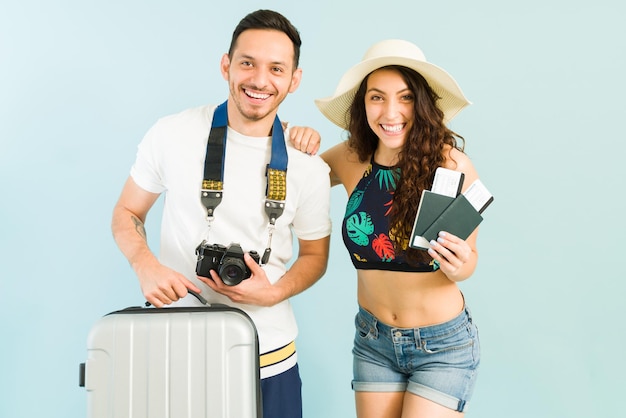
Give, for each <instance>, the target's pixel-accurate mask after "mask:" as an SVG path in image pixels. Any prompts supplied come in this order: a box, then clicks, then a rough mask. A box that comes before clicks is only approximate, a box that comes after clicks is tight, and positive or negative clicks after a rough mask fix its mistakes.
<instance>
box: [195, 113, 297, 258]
mask: <svg viewBox="0 0 626 418" xmlns="http://www.w3.org/2000/svg"><path fill="white" fill-rule="evenodd" d="M226 104H227V101H226V102H224V103H222V104H221V105H219V106H218V107H217V108H216V109H215V112H214V113H213V121H212V122H211V131H210V132H209V141H208V143H207V148H206V157H205V159H204V178H203V180H202V191H201V194H200V198H201V200H202V204H203V205H204V206H205V207H206V209H207V217H208V219H209V223H210V222H212V220H213V216H214V214H215V208H216V207H217V206H218V205H219V204H220V203H221V202H222V195H223V190H224V159H225V156H226V135H227V131H228V112H227V108H226ZM265 176H266V178H267V186H266V189H265V213H266V214H267V217H268V219H269V227H268V228H269V239H268V244H267V248H266V249H265V251H264V252H263V257H262V258H261V264H267V261H268V260H269V257H270V253H271V251H272V250H271V243H272V234H273V232H274V228H275V226H276V219H278V217H279V216H280V215H282V214H283V211H284V209H285V199H286V197H287V147H286V145H285V137H284V135H283V127H282V124H281V123H280V120H279V119H278V115H277V116H276V117H275V118H274V125H273V126H272V156H271V158H270V163H269V164H268V166H267V169H266V172H265Z"/></svg>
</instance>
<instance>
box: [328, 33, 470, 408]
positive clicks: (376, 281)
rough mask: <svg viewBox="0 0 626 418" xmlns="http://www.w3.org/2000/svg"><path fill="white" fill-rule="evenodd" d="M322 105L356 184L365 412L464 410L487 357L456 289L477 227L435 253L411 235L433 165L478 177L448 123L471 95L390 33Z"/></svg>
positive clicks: (344, 174) (358, 355) (339, 157)
mask: <svg viewBox="0 0 626 418" xmlns="http://www.w3.org/2000/svg"><path fill="white" fill-rule="evenodd" d="M317 104H318V107H319V108H320V110H321V111H322V113H324V114H325V115H326V116H327V117H328V118H329V119H330V120H331V121H333V122H335V123H336V124H338V125H339V126H341V127H343V128H346V129H348V134H349V136H348V140H347V141H346V143H342V144H339V145H336V146H335V147H333V148H331V149H330V150H328V151H326V152H324V153H323V154H322V158H324V160H325V161H326V162H327V163H328V164H329V165H330V167H331V179H332V183H333V184H339V183H341V184H343V185H344V187H345V189H346V191H347V192H348V193H350V198H349V201H348V205H347V208H346V214H345V217H344V223H343V238H344V243H345V245H346V247H347V249H348V251H349V253H350V255H351V258H352V262H353V264H354V266H355V268H356V269H357V278H358V290H357V299H358V304H359V311H358V313H357V317H356V327H357V329H356V334H355V339H354V349H353V354H354V378H353V380H352V388H353V389H354V391H355V397H356V410H357V415H358V417H359V418H370V417H371V418H377V417H387V418H394V417H397V418H400V417H401V416H411V417H418V418H427V417H432V416H438V417H450V418H452V417H458V416H460V415H462V414H459V412H460V413H463V412H464V411H465V408H466V406H467V404H468V403H469V400H470V398H471V395H472V391H473V388H474V384H475V379H476V372H477V370H478V364H479V362H480V350H479V342H478V332H477V328H476V326H475V325H474V323H473V320H472V316H471V314H470V312H469V309H468V308H467V306H466V305H465V299H464V297H463V295H462V294H461V292H460V290H459V288H458V286H457V282H460V281H462V280H465V279H467V278H469V277H470V276H471V275H472V273H473V272H474V269H475V267H476V262H477V251H476V235H477V231H474V233H472V234H471V235H470V236H469V237H468V238H467V239H466V240H463V239H460V238H458V237H456V236H454V235H452V234H450V233H447V232H445V231H441V232H440V233H439V238H438V239H437V241H436V242H435V241H433V242H432V243H431V246H430V248H429V249H428V252H422V251H421V250H416V249H413V248H410V247H409V246H408V241H409V235H410V228H411V226H412V224H413V219H414V218H415V214H416V209H417V207H418V206H419V201H420V196H421V194H422V191H423V190H427V189H430V188H431V186H432V182H433V175H434V172H435V170H436V168H437V167H439V166H444V167H447V168H449V169H452V170H458V171H462V172H463V173H464V174H465V177H466V178H467V179H468V180H469V183H471V182H472V181H474V180H475V179H476V178H477V177H478V174H477V173H476V170H475V169H474V166H473V164H472V163H471V161H470V160H469V158H468V157H467V156H466V155H465V154H464V153H463V151H462V148H461V147H460V146H458V145H457V142H456V138H460V137H459V136H458V135H456V134H455V133H454V132H452V131H451V130H450V129H448V128H447V126H446V124H445V121H446V120H449V119H451V118H452V117H453V116H454V115H455V114H456V113H457V112H458V111H459V110H460V109H461V108H463V107H464V106H466V105H467V104H469V102H468V101H467V100H466V99H465V97H464V95H463V93H461V90H460V88H458V86H457V85H456V82H455V81H454V79H452V77H450V76H449V75H448V74H447V73H446V72H445V71H444V70H442V69H440V68H438V67H436V66H434V65H432V64H430V63H428V62H427V61H426V59H425V57H424V55H423V54H422V52H421V50H420V49H419V48H418V47H417V46H415V45H413V44H411V43H409V42H407V41H402V40H387V41H382V42H379V43H377V44H375V45H374V46H372V47H371V48H370V49H369V50H368V51H367V52H366V54H365V57H364V58H363V61H362V62H361V63H359V64H357V65H356V66H354V67H352V68H351V69H350V70H348V72H347V73H346V74H345V75H344V77H343V78H342V79H341V81H340V82H339V87H338V88H337V90H336V91H335V95H334V96H332V97H330V98H327V99H321V100H318V101H317ZM469 183H468V184H469ZM452 353H454V355H451V354H452Z"/></svg>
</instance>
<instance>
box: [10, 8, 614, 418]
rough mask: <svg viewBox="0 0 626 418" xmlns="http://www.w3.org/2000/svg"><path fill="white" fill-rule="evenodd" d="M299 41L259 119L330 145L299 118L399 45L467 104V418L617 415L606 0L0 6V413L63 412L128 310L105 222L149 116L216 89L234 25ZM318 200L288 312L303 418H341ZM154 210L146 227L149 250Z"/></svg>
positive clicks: (220, 88)
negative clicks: (470, 392)
mask: <svg viewBox="0 0 626 418" xmlns="http://www.w3.org/2000/svg"><path fill="white" fill-rule="evenodd" d="M259 8H270V9H274V10H277V11H279V12H281V13H283V14H285V15H286V16H287V17H288V18H289V19H290V20H291V21H292V22H293V23H294V25H296V26H297V27H298V29H299V30H300V33H301V35H302V38H303V46H302V59H301V67H302V68H303V70H304V75H303V81H302V84H301V86H300V88H299V89H298V90H297V91H296V92H295V93H294V94H292V95H290V96H289V97H288V99H287V100H286V102H285V103H284V104H283V106H282V107H281V111H280V116H281V118H282V119H284V120H288V121H290V122H292V123H295V124H298V125H307V126H312V127H315V128H316V129H318V130H319V131H320V133H321V134H322V137H323V145H322V149H326V148H328V147H330V146H332V145H334V144H336V143H337V142H339V141H341V140H343V139H345V135H343V134H342V132H341V131H340V130H339V129H338V128H336V127H335V126H334V125H332V124H331V123H330V122H328V121H327V120H326V119H325V118H324V117H323V116H322V115H321V113H320V112H319V111H318V110H317V108H316V107H315V105H314V103H313V99H315V98H318V97H323V96H327V95H330V94H331V93H332V92H333V91H334V89H335V86H336V85H337V82H338V80H339V78H340V77H341V75H342V74H343V73H344V72H345V71H346V70H347V69H348V68H349V67H350V66H352V65H354V64H355V63H357V62H358V61H359V60H360V59H361V57H362V56H363V54H364V52H365V50H366V49H367V48H368V47H369V46H370V45H371V44H372V43H374V42H376V41H378V40H382V39H388V38H403V39H407V40H410V41H412V42H414V43H416V44H417V45H419V46H420V47H421V48H422V49H423V51H424V53H425V54H426V57H427V59H428V60H429V61H431V62H433V63H435V64H437V65H439V66H441V67H443V68H445V69H446V70H447V71H449V72H450V73H451V74H452V75H453V76H454V77H455V78H456V80H457V81H458V82H459V84H460V85H461V87H462V89H463V91H464V92H465V93H466V95H467V96H468V97H469V99H470V100H471V101H472V102H473V103H474V104H473V105H472V106H471V107H469V108H467V109H465V110H464V111H463V112H462V113H461V114H460V115H459V116H457V118H456V119H455V120H454V121H453V123H452V124H451V128H452V129H453V130H455V131H456V132H458V133H459V134H461V135H463V136H464V137H465V139H466V151H467V153H468V154H469V155H470V157H471V158H472V159H473V161H474V163H475V165H476V167H477V169H478V172H479V174H480V175H481V178H482V180H483V182H484V184H485V185H486V186H487V187H488V188H489V189H490V190H491V192H492V193H493V194H494V195H495V197H496V200H495V202H494V203H493V204H492V206H491V207H489V209H487V211H486V212H485V214H484V215H485V220H484V222H483V223H482V225H481V227H480V235H479V242H478V244H479V253H480V260H479V265H478V269H477V270H476V273H475V274H474V275H473V277H471V278H470V279H469V280H468V281H466V282H464V283H462V284H461V288H462V290H463V292H464V293H465V296H466V299H467V301H468V304H469V306H470V308H471V309H472V311H473V314H474V317H475V319H476V322H477V324H478V326H479V328H480V336H481V343H482V366H481V369H480V375H479V379H478V382H477V387H476V391H475V394H474V398H473V400H472V403H471V406H470V409H469V412H468V413H467V416H468V417H481V418H502V417H507V418H509V417H533V418H541V417H569V418H572V417H584V418H589V417H601V418H606V417H618V416H624V415H623V414H624V412H623V402H622V401H621V399H622V395H623V390H624V387H626V382H625V378H624V376H625V375H626V355H624V345H625V331H626V326H625V325H624V321H623V320H622V317H621V315H622V312H623V309H624V302H623V300H624V295H625V294H626V284H625V281H626V274H625V273H624V264H623V263H624V249H625V246H624V243H623V242H622V241H623V239H624V235H625V232H626V228H625V222H624V213H625V210H626V206H625V204H624V199H623V197H622V196H623V189H624V186H623V181H624V176H623V169H624V164H623V150H624V143H625V139H626V138H625V135H624V126H623V122H624V120H625V118H624V117H625V116H626V111H625V110H626V105H625V99H624V96H625V95H626V83H625V81H624V74H626V30H625V29H624V16H625V12H626V10H624V6H623V2H619V1H606V0H597V1H593V2H592V1H576V0H570V1H549V0H548V1H546V0H541V1H539V0H528V1H524V2H503V1H497V0H486V1H480V0H478V1H465V0H463V1H439V2H435V1H428V2H427V1H420V0H406V1H394V0H390V1H386V2H381V1H367V0H366V1H356V0H352V1H337V0H332V1H331V0H318V1H311V2H302V1H285V0H274V1H272V0H268V1H238V2H234V1H230V2H221V3H215V2H210V1H207V0H204V1H200V0H176V1H173V0H170V1H154V0H152V1H148V0H124V1H122V0H111V1H106V2H105V1H99V2H96V1H84V0H81V1H79V0H57V1H44V0H4V1H3V2H2V7H1V8H0V202H1V204H0V257H1V261H0V296H1V297H2V301H1V302H0V321H1V322H0V324H1V333H2V337H1V338H2V344H1V345H0V370H1V372H0V388H2V390H1V391H0V416H1V417H3V418H24V417H46V418H72V417H74V418H79V417H84V416H85V411H86V392H85V390H84V388H80V387H79V386H78V365H79V363H81V362H83V361H85V359H86V355H87V352H86V339H87V334H88V332H89V330H90V328H91V326H92V325H93V324H94V323H95V322H96V321H97V320H98V319H99V318H100V317H101V316H102V315H104V314H106V313H108V312H110V311H113V310H116V309H120V308H124V307H127V306H131V305H139V304H141V303H142V302H143V297H142V295H141V292H140V289H139V286H138V282H137V279H136V278H135V276H134V274H133V272H132V270H131V269H130V267H129V265H128V263H127V262H126V260H125V259H124V258H123V256H122V255H121V253H120V252H119V251H118V249H117V247H116V245H115V243H114V241H113V239H112V236H111V232H110V218H111V211H112V208H113V205H114V203H115V201H116V200H117V197H118V195H119V192H120V190H121V188H122V185H123V183H124V181H125V179H126V177H127V176H128V172H129V169H130V166H131V164H132V162H133V161H134V158H135V152H136V147H137V144H138V143H139V141H140V140H141V138H142V136H143V135H144V133H145V132H146V130H147V129H148V128H149V127H150V126H151V125H152V124H153V123H154V122H155V121H156V119H157V118H159V117H161V116H164V115H167V114H170V113H175V112H178V111H181V110H183V109H185V108H188V107H193V106H198V105H202V104H205V103H213V104H217V103H220V102H221V101H223V100H224V99H225V98H226V95H227V86H226V82H225V81H224V80H223V79H222V78H221V75H220V73H219V60H220V57H221V55H222V54H223V53H224V52H226V50H227V49H228V45H229V42H230V37H231V34H232V31H233V29H234V27H235V26H236V25H237V23H238V22H239V20H240V19H241V18H242V17H243V16H244V15H246V14H247V13H249V12H251V11H254V10H256V9H259ZM345 202H346V196H345V192H344V191H343V189H341V188H339V187H338V188H336V189H334V190H333V192H332V217H333V224H334V231H333V239H332V248H331V251H332V253H331V259H330V264H329V267H328V272H327V273H326V275H325V276H324V277H323V278H322V279H321V280H320V281H319V282H318V283H317V284H316V285H315V286H314V287H312V288H311V289H309V290H308V291H306V292H305V293H303V294H301V295H299V296H297V297H296V298H294V300H293V303H294V306H295V310H296V314H297V317H298V320H299V325H300V335H299V337H298V340H297V345H298V350H299V359H300V364H301V372H302V378H303V381H304V386H303V393H304V413H305V417H308V418H319V417H324V418H326V417H331V418H333V417H338V418H339V417H340V418H345V417H348V418H349V417H354V416H355V414H354V406H353V405H354V402H353V393H352V390H351V389H350V379H351V367H352V364H351V348H352V338H353V333H354V331H353V317H354V314H355V313H356V295H355V280H356V279H355V272H354V271H353V268H352V266H351V264H350V261H349V259H348V254H347V252H346V251H345V249H344V248H343V244H342V243H341V238H340V225H341V219H342V216H343V211H344V205H345ZM159 221H160V209H159V207H157V208H156V209H155V210H154V211H153V212H151V214H150V215H149V217H148V220H147V230H148V236H149V241H150V245H151V246H152V248H154V249H155V251H156V250H158V236H159Z"/></svg>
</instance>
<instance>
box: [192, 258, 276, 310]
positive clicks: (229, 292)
mask: <svg viewBox="0 0 626 418" xmlns="http://www.w3.org/2000/svg"><path fill="white" fill-rule="evenodd" d="M243 257H244V261H245V262H246V265H247V266H248V268H249V269H250V272H251V273H252V275H251V276H250V277H249V278H248V279H245V280H242V281H241V283H239V284H238V285H236V286H227V285H225V284H224V282H223V281H222V279H220V276H219V275H218V274H217V272H215V270H211V278H207V277H202V276H198V279H199V280H202V281H203V282H204V283H206V285H207V286H209V287H210V288H211V289H213V290H214V291H216V292H217V293H221V294H222V295H224V296H227V297H228V298H229V299H230V300H232V301H233V302H236V303H244V304H248V305H258V306H272V305H275V304H277V303H278V302H280V301H281V300H282V299H281V298H280V295H279V292H278V289H277V288H276V287H275V286H273V285H272V284H271V283H270V281H269V280H268V278H267V275H266V274H265V270H263V268H262V267H261V266H259V265H258V264H257V262H256V261H254V259H253V258H252V257H250V255H249V254H248V253H244V256H243Z"/></svg>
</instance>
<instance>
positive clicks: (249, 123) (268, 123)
mask: <svg viewBox="0 0 626 418" xmlns="http://www.w3.org/2000/svg"><path fill="white" fill-rule="evenodd" d="M275 117H276V115H275V114H273V113H272V114H269V115H267V116H265V117H264V118H262V119H256V120H254V119H248V118H245V117H244V116H242V115H241V114H240V113H239V111H238V110H237V108H234V109H231V107H230V106H228V127H229V128H231V129H234V130H235V131H237V132H239V133H240V134H242V135H245V136H253V137H267V136H270V135H271V134H272V126H273V124H274V119H275Z"/></svg>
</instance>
